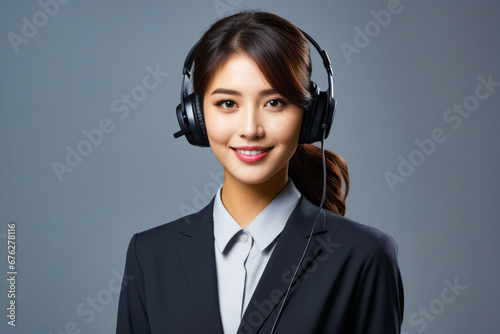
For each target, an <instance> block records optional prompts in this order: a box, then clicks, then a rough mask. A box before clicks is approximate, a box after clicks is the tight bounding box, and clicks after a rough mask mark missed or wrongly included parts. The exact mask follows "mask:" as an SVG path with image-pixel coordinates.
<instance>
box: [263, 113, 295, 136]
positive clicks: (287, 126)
mask: <svg viewBox="0 0 500 334" xmlns="http://www.w3.org/2000/svg"><path fill="white" fill-rule="evenodd" d="M299 115H300V117H299V116H298V115H297V114H286V115H280V116H273V117H271V118H270V119H269V120H268V123H267V124H269V126H268V131H270V133H274V134H275V138H276V139H277V140H279V141H281V142H284V143H285V142H290V143H292V142H293V143H294V142H295V141H298V138H299V134H300V127H301V125H302V114H301V113H299Z"/></svg>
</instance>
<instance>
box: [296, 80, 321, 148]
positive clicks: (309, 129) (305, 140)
mask: <svg viewBox="0 0 500 334" xmlns="http://www.w3.org/2000/svg"><path fill="white" fill-rule="evenodd" d="M309 92H310V93H311V103H310V105H309V107H308V108H307V109H305V110H304V117H303V119H302V127H301V128H300V135H299V144H311V143H314V142H315V141H316V140H315V138H314V133H313V132H314V120H315V118H316V114H317V113H318V100H319V97H320V91H319V88H318V86H317V85H316V83H314V82H313V81H311V84H310V87H309Z"/></svg>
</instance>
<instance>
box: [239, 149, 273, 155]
mask: <svg viewBox="0 0 500 334" xmlns="http://www.w3.org/2000/svg"><path fill="white" fill-rule="evenodd" d="M236 151H238V153H241V154H244V155H257V154H261V153H262V152H265V151H266V150H253V151H247V150H238V149H236Z"/></svg>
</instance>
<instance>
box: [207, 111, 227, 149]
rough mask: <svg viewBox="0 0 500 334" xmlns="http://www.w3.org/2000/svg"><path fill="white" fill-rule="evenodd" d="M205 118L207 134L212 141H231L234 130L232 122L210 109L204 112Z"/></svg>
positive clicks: (221, 142) (220, 142)
mask: <svg viewBox="0 0 500 334" xmlns="http://www.w3.org/2000/svg"><path fill="white" fill-rule="evenodd" d="M205 110H206V109H205ZM204 119H205V128H206V129H207V136H208V139H209V141H210V142H211V143H213V144H216V143H217V144H223V143H225V142H228V141H229V138H230V137H231V134H232V132H233V129H232V128H231V122H227V120H224V119H223V118H221V117H217V116H216V114H215V113H212V112H210V110H207V111H206V112H205V113H204Z"/></svg>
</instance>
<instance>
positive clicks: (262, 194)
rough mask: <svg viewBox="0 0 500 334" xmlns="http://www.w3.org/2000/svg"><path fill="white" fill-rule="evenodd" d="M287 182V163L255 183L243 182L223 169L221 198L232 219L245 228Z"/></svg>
mask: <svg viewBox="0 0 500 334" xmlns="http://www.w3.org/2000/svg"><path fill="white" fill-rule="evenodd" d="M287 183H288V164H287V165H286V166H284V167H283V168H282V169H281V170H280V171H279V172H278V173H276V174H275V175H273V176H272V177H271V178H269V179H268V180H266V181H264V182H262V183H257V184H248V183H243V182H241V181H239V180H238V179H236V178H234V177H233V176H232V175H231V174H230V173H228V172H227V170H226V169H224V183H223V186H222V190H221V200H222V203H223V204H224V207H225V208H226V210H227V211H228V212H229V214H230V215H231V216H232V217H233V218H234V220H236V221H237V222H238V224H239V225H240V226H241V227H242V228H246V227H247V226H248V225H250V223H251V222H252V221H253V220H254V219H255V217H257V216H258V215H259V213H260V212H261V211H262V210H264V208H265V207H266V206H268V205H269V203H271V202H272V201H273V199H275V198H276V196H278V194H279V193H280V192H281V191H282V190H283V188H284V187H285V186H286V184H287Z"/></svg>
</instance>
